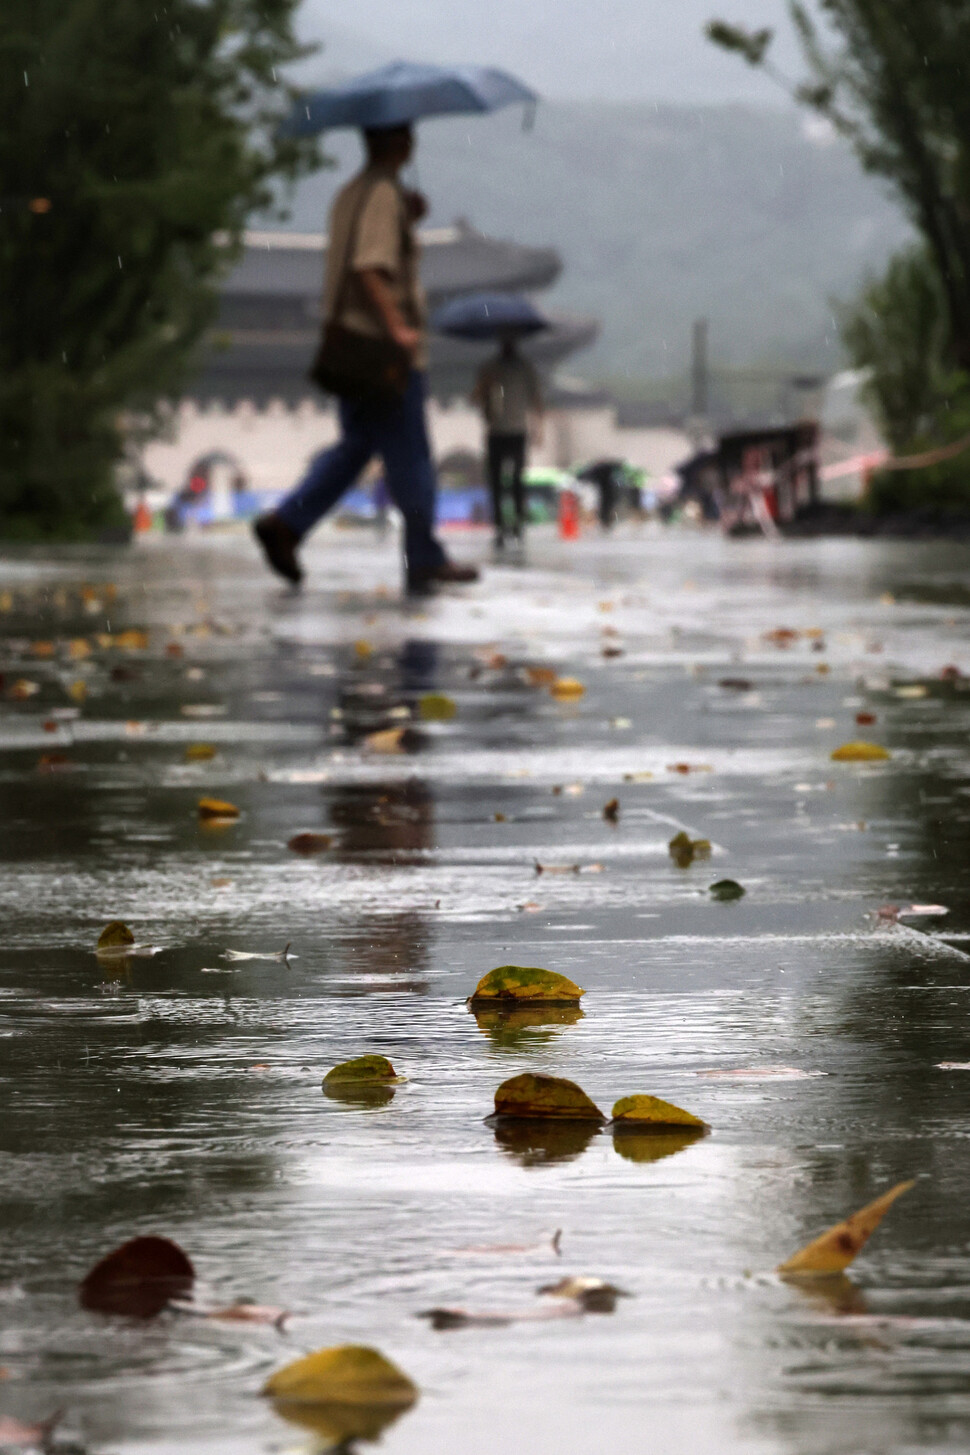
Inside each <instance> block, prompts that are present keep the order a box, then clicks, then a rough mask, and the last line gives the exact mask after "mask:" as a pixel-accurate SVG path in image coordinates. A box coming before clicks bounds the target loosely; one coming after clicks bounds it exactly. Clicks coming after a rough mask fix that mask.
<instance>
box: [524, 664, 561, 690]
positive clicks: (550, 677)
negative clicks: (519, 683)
mask: <svg viewBox="0 0 970 1455" xmlns="http://www.w3.org/2000/svg"><path fill="white" fill-rule="evenodd" d="M522 676H523V677H524V678H525V680H526V682H528V684H529V686H530V687H553V686H554V685H555V682H556V674H555V672H554V671H553V670H552V668H551V667H523V668H522Z"/></svg>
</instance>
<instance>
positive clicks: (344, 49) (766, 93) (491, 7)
mask: <svg viewBox="0 0 970 1455" xmlns="http://www.w3.org/2000/svg"><path fill="white" fill-rule="evenodd" d="M713 17H717V18H719V19H724V20H730V21H735V22H741V23H743V24H745V25H748V26H753V27H754V26H761V25H768V26H773V27H775V28H776V29H777V32H778V40H777V42H776V49H775V50H774V52H773V54H774V56H775V59H776V61H777V62H778V63H780V64H784V65H785V66H786V68H787V69H788V70H789V71H792V70H796V69H797V65H798V62H797V50H796V46H795V44H794V41H793V39H792V31H791V25H790V23H789V21H788V19H787V11H786V6H785V3H784V0H354V3H353V5H352V6H348V5H341V6H337V5H335V4H334V3H333V0H305V3H304V5H303V9H302V11H301V16H300V28H301V31H302V33H303V35H304V37H305V38H306V39H308V40H315V41H321V42H323V44H324V46H325V50H324V53H323V55H321V56H319V57H317V58H316V59H315V60H314V61H313V62H312V63H311V70H312V72H313V73H314V74H315V75H318V76H320V77H321V78H326V77H327V76H328V75H329V74H331V73H333V72H334V71H338V72H344V73H347V72H353V71H355V70H360V69H364V68H366V67H368V66H371V65H376V64H380V63H382V62H383V61H385V60H388V59H395V60H397V59H402V60H427V61H439V62H459V61H466V62H467V61H471V62H476V63H481V64H490V65H498V66H503V67H505V68H506V69H508V70H512V71H515V72H516V73H517V74H518V75H519V76H521V77H522V79H523V80H525V81H527V82H529V83H530V84H531V85H533V86H535V87H536V88H537V89H538V90H539V91H540V92H541V93H542V94H543V95H545V96H549V97H557V98H568V97H574V98H581V99H584V100H589V99H595V100H609V99H612V100H661V101H690V102H698V101H705V100H707V101H732V100H740V101H763V102H775V103H777V102H778V101H779V100H781V101H783V100H784V97H783V95H782V93H780V92H779V91H778V89H777V87H775V86H774V85H772V83H771V82H770V81H768V80H767V79H766V78H765V77H764V76H762V75H761V74H760V73H758V72H756V71H753V70H752V69H751V67H749V66H747V65H746V64H745V63H744V62H743V61H742V60H740V59H739V58H738V57H736V56H732V55H727V54H726V53H725V52H724V51H721V50H718V49H716V48H715V47H714V46H712V45H711V44H710V43H709V42H708V41H707V40H705V38H704V35H703V27H704V24H705V22H706V21H707V20H710V19H711V18H713Z"/></svg>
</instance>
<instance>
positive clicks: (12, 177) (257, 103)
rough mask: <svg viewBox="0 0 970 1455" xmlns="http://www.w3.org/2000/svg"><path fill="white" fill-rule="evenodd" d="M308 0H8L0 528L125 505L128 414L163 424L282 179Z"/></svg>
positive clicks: (81, 520) (286, 172)
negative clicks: (221, 281)
mask: <svg viewBox="0 0 970 1455" xmlns="http://www.w3.org/2000/svg"><path fill="white" fill-rule="evenodd" d="M297 3H298V0H68V3H65V0H4V5H3V8H2V15H0V96H2V98H3V99H2V101H0V108H2V109H0V115H2V124H0V194H2V195H0V275H2V277H3V288H2V290H0V534H2V535H4V536H7V537H8V538H9V537H60V538H65V537H66V538H71V537H73V538H82V537H85V536H88V535H91V534H93V533H97V532H98V531H100V530H102V529H103V528H105V527H106V526H110V525H111V524H112V523H114V522H116V521H117V520H118V518H119V517H120V514H121V507H120V502H119V500H118V495H117V490H116V488H115V485H114V474H115V467H116V465H117V462H118V460H119V458H120V455H121V452H122V449H123V428H122V416H123V414H125V413H127V414H129V415H135V416H138V417H140V418H141V419H142V420H143V421H151V420H152V419H155V418H157V416H158V411H159V406H160V404H161V403H162V402H163V401H164V400H165V399H166V398H168V397H172V396H173V395H174V394H175V393H176V392H177V390H178V387H179V384H180V383H181V381H182V380H183V379H184V377H185V373H186V370H187V368H188V367H189V365H190V360H191V354H192V348H193V345H194V344H195V343H196V342H197V340H198V339H199V337H200V335H201V333H202V331H203V329H204V328H205V326H206V324H207V322H208V321H209V320H210V318H211V317H212V313H213V308H214V303H215V283H216V282H217V280H218V277H219V274H220V272H221V271H222V270H223V269H224V268H225V266H226V265H227V264H228V263H229V262H230V261H231V260H232V258H233V256H234V255H235V254H236V252H237V251H238V247H239V243H240V238H241V233H242V229H243V226H244V224H245V220H246V217H247V215H248V214H249V213H250V212H251V211H252V210H253V209H255V208H259V207H265V206H267V205H269V204H270V203H271V201H272V191H273V183H274V181H275V180H276V179H278V178H284V179H285V178H293V177H295V176H296V175H298V174H299V172H300V171H301V170H302V169H305V168H308V167H310V166H312V165H314V164H315V162H316V160H317V158H316V149H315V147H314V146H313V144H312V143H301V142H295V141H292V140H285V139H282V138H281V137H280V136H279V134H278V130H277V124H276V123H277V121H278V118H279V117H280V116H281V115H282V114H283V113H284V112H285V110H286V109H288V106H289V104H290V100H291V93H290V92H289V91H288V90H287V88H286V87H285V85H284V84H283V82H282V79H281V77H280V69H281V68H282V67H283V66H284V65H285V64H286V63H287V62H290V61H292V60H294V59H296V58H297V57H298V56H300V55H301V54H303V53H304V52H303V49H302V48H301V47H300V46H299V44H298V43H297V41H296V39H295V38H294V35H293V31H292V20H293V13H294V11H295V8H296V5H297Z"/></svg>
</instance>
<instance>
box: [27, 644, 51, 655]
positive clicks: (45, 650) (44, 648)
mask: <svg viewBox="0 0 970 1455" xmlns="http://www.w3.org/2000/svg"><path fill="white" fill-rule="evenodd" d="M56 650H57V648H56V647H55V645H54V643H53V642H31V644H30V654H31V656H32V657H53V655H54V653H55V652H56Z"/></svg>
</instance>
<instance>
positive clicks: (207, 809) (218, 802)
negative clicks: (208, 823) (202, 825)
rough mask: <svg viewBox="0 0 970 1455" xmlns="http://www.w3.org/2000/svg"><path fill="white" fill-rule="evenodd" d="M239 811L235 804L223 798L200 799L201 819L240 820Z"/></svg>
mask: <svg viewBox="0 0 970 1455" xmlns="http://www.w3.org/2000/svg"><path fill="white" fill-rule="evenodd" d="M238 817H239V809H238V808H237V807H236V805H235V804H234V803H226V802H225V800H224V799H221V798H200V799H199V818H238Z"/></svg>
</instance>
